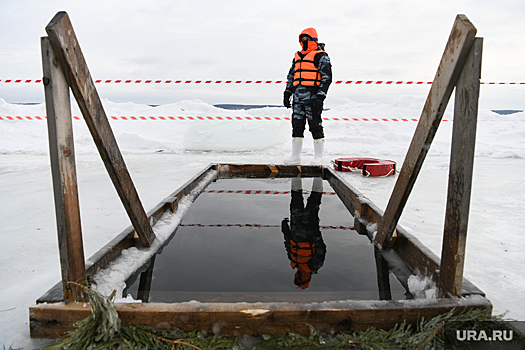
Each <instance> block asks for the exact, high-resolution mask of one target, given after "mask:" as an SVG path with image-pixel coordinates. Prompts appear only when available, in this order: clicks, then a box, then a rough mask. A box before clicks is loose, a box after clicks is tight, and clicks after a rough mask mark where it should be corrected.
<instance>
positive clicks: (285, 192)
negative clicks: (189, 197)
mask: <svg viewBox="0 0 525 350" xmlns="http://www.w3.org/2000/svg"><path fill="white" fill-rule="evenodd" d="M290 192H291V191H270V190H205V191H203V192H202V193H216V194H222V193H227V194H290ZM309 193H310V191H305V190H303V194H309ZM323 194H324V195H330V196H335V194H336V193H335V192H323Z"/></svg>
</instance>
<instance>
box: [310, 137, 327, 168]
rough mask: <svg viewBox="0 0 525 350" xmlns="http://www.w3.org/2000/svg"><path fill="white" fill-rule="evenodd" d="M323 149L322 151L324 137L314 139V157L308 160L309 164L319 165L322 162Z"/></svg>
mask: <svg viewBox="0 0 525 350" xmlns="http://www.w3.org/2000/svg"><path fill="white" fill-rule="evenodd" d="M323 151H324V139H317V140H314V159H312V161H311V162H310V165H321V164H323Z"/></svg>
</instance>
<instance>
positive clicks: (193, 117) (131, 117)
mask: <svg viewBox="0 0 525 350" xmlns="http://www.w3.org/2000/svg"><path fill="white" fill-rule="evenodd" d="M108 118H110V119H113V120H128V121H130V120H132V121H133V120H135V121H140V120H165V121H166V120H192V121H197V120H222V121H228V120H252V121H254V120H259V121H264V120H270V121H273V120H278V121H283V120H290V117H253V116H252V117H250V116H110V117H108ZM46 119H47V117H46V116H20V115H17V116H9V115H8V116H0V120H29V121H35V120H46ZM73 119H75V120H80V119H82V118H81V117H78V116H73ZM323 120H324V121H346V122H349V121H355V122H360V121H365V122H370V121H372V122H381V121H383V122H417V121H419V119H415V118H353V117H352V118H345V117H338V118H336V117H333V118H328V117H323ZM443 121H444V122H447V121H452V120H448V119H443Z"/></svg>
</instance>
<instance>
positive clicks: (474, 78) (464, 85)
mask: <svg viewBox="0 0 525 350" xmlns="http://www.w3.org/2000/svg"><path fill="white" fill-rule="evenodd" d="M482 51H483V39H482V38H476V41H475V42H474V45H473V46H472V49H471V50H470V54H469V56H468V60H467V62H466V63H465V66H464V67H463V71H462V73H461V76H460V77H459V80H458V84H457V86H456V99H455V104H454V126H453V130H452V149H451V152H450V170H449V179H448V195H447V208H446V212H445V229H444V234H443V248H442V250H441V267H440V275H439V280H440V287H441V294H442V295H446V294H447V293H448V294H451V295H453V296H458V297H459V296H461V290H462V284H463V266H464V263H465V245H466V240H467V229H468V218H469V209H470V193H471V188H472V173H473V168H474V153H475V145H476V127H477V121H478V100H479V85H480V83H479V81H480V79H481V56H482Z"/></svg>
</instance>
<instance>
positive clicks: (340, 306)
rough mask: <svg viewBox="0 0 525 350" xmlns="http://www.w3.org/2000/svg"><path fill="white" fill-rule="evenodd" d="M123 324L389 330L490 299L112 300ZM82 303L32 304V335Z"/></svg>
mask: <svg viewBox="0 0 525 350" xmlns="http://www.w3.org/2000/svg"><path fill="white" fill-rule="evenodd" d="M115 308H116V310H117V312H118V314H119V317H120V319H121V320H122V322H123V323H126V324H130V325H142V326H149V327H155V328H162V329H168V330H174V329H180V330H182V331H185V332H192V331H195V330H197V331H201V332H206V333H207V334H216V333H220V334H223V335H227V336H240V335H258V334H272V333H277V332H288V331H293V332H298V333H301V334H305V335H308V334H310V325H311V326H313V327H315V328H316V329H318V330H319V331H320V332H321V333H322V334H331V333H333V332H334V331H336V332H339V331H355V330H357V331H361V330H366V329H367V328H369V327H376V328H379V329H391V328H393V327H394V326H395V325H396V324H401V323H403V322H406V323H407V324H412V325H413V324H415V323H417V322H418V321H420V320H421V318H422V317H424V318H425V319H429V318H432V317H434V316H437V315H440V314H443V313H446V312H449V311H451V310H453V309H454V313H456V314H457V313H460V312H462V311H464V310H468V309H483V310H486V312H487V313H489V314H490V312H491V310H492V305H491V303H490V302H489V301H488V300H487V299H485V298H482V297H479V298H476V299H472V300H462V299H459V298H446V299H438V300H429V301H428V303H424V302H422V301H421V300H413V301H412V300H406V301H404V302H402V303H400V302H399V301H397V300H394V301H380V300H376V301H352V300H345V301H338V302H333V303H311V304H298V303H274V304H271V303H210V304H208V303H197V304H192V303H180V304H176V303H174V304H168V303H141V304H137V303H133V304H116V305H115ZM90 312H91V309H90V307H89V306H88V307H84V306H83V305H82V303H65V304H64V303H54V304H41V305H36V306H33V307H31V309H30V321H31V323H30V325H31V337H34V338H56V337H58V336H62V335H64V334H65V332H67V331H71V330H72V328H73V325H74V323H75V322H78V321H80V320H82V319H84V318H86V317H88V316H89V315H90Z"/></svg>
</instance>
